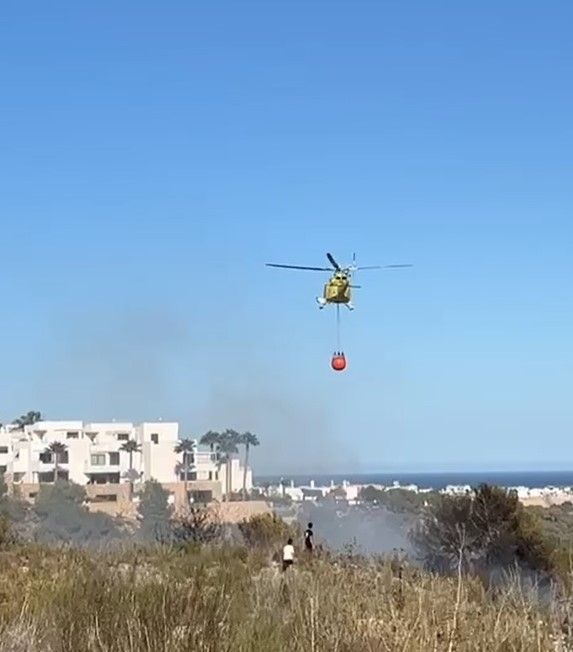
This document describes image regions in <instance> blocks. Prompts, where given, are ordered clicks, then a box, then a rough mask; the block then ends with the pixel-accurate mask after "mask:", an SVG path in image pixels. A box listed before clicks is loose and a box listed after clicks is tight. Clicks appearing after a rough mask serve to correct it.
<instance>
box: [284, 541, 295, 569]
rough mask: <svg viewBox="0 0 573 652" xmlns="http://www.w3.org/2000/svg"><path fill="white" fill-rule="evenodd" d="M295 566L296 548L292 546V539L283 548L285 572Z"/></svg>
mask: <svg viewBox="0 0 573 652" xmlns="http://www.w3.org/2000/svg"><path fill="white" fill-rule="evenodd" d="M293 564H294V546H293V545H292V539H289V540H288V541H287V544H286V546H285V547H284V548H283V572H284V571H286V569H287V568H288V567H289V566H292V565H293Z"/></svg>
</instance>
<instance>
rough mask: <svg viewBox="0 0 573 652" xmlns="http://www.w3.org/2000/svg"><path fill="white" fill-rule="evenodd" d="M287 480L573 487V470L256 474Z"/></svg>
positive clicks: (260, 480)
mask: <svg viewBox="0 0 573 652" xmlns="http://www.w3.org/2000/svg"><path fill="white" fill-rule="evenodd" d="M281 479H282V480H284V481H286V482H288V483H290V482H293V483H294V485H295V486H307V485H309V484H310V482H311V481H314V483H315V484H316V485H317V486H328V485H330V484H335V485H337V484H342V482H343V481H347V482H349V483H350V484H366V485H367V484H373V485H374V484H375V485H386V486H391V485H392V484H394V483H395V482H398V483H399V484H400V485H410V484H415V485H417V486H418V487H419V488H421V489H444V488H445V487H446V486H448V485H469V486H472V487H474V486H477V485H479V484H483V483H485V484H491V485H497V486H500V487H530V488H537V487H569V486H573V469H570V470H567V469H566V470H543V471H530V470H525V471H518V470H509V471H498V470H495V471H492V470H490V471H488V470H485V471H381V472H371V473H366V472H361V473H324V472H322V473H316V474H310V473H300V474H298V473H297V474H282V475H281V474H267V475H263V474H261V475H255V477H254V483H255V484H256V485H259V486H260V485H264V484H278V483H280V481H281Z"/></svg>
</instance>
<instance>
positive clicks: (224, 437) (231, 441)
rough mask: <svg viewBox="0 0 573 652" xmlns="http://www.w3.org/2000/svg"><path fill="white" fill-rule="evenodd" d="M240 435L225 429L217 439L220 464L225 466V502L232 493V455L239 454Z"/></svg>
mask: <svg viewBox="0 0 573 652" xmlns="http://www.w3.org/2000/svg"><path fill="white" fill-rule="evenodd" d="M239 441H240V435H239V433H238V432H236V431H235V430H230V429H227V430H225V432H222V433H221V436H220V438H219V453H220V455H221V462H224V463H225V464H226V472H225V484H226V485H227V486H226V495H227V500H228V499H229V498H230V496H231V493H232V491H233V482H232V477H231V474H232V470H233V455H236V454H237V453H238V452H239Z"/></svg>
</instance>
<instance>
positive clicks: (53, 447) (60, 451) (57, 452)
mask: <svg viewBox="0 0 573 652" xmlns="http://www.w3.org/2000/svg"><path fill="white" fill-rule="evenodd" d="M67 449H68V447H67V446H66V445H65V444H62V442H61V441H54V442H52V443H51V444H50V445H49V446H48V447H47V448H46V450H45V451H44V452H46V453H49V454H50V455H52V457H53V458H54V484H55V483H56V482H57V481H58V471H59V469H60V459H61V458H62V457H63V455H64V453H65V452H66V450H67Z"/></svg>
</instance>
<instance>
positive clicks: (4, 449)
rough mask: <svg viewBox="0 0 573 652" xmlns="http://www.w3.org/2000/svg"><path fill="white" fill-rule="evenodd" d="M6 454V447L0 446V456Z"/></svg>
mask: <svg viewBox="0 0 573 652" xmlns="http://www.w3.org/2000/svg"><path fill="white" fill-rule="evenodd" d="M7 452H8V446H0V455H3V454H6V453H7Z"/></svg>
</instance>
